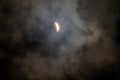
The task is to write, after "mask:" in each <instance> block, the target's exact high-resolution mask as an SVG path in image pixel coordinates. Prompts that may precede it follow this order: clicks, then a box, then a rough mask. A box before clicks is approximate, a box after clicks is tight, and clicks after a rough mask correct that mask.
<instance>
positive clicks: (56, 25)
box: [54, 22, 60, 32]
mask: <svg viewBox="0 0 120 80" xmlns="http://www.w3.org/2000/svg"><path fill="white" fill-rule="evenodd" d="M54 26H55V29H56V31H57V32H59V31H60V25H59V24H58V23H57V22H55V23H54Z"/></svg>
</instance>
